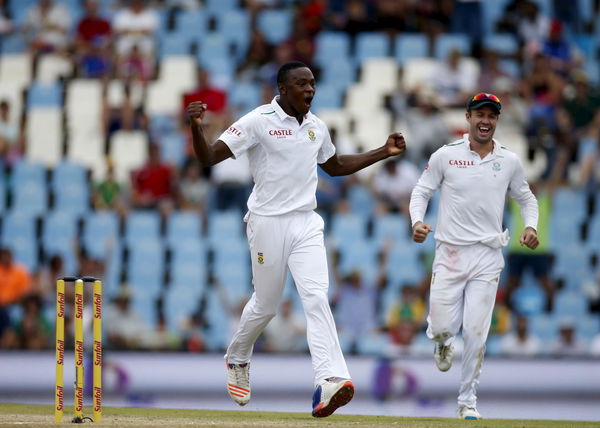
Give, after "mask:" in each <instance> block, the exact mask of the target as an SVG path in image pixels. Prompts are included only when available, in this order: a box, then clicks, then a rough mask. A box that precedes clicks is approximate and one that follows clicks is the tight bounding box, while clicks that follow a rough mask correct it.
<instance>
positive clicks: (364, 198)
mask: <svg viewBox="0 0 600 428" xmlns="http://www.w3.org/2000/svg"><path fill="white" fill-rule="evenodd" d="M348 201H349V202H350V210H351V211H352V212H353V213H359V214H360V215H362V216H363V217H365V218H366V217H369V216H370V215H372V214H373V211H374V210H375V198H374V196H373V192H371V190H369V188H368V187H366V186H365V185H363V184H355V185H353V186H352V187H350V188H349V189H348Z"/></svg>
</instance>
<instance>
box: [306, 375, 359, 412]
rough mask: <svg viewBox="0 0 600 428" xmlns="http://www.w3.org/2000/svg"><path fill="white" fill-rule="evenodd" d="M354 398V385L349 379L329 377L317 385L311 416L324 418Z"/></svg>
mask: <svg viewBox="0 0 600 428" xmlns="http://www.w3.org/2000/svg"><path fill="white" fill-rule="evenodd" d="M353 396H354V384H353V383H352V381H351V380H350V379H343V378H341V377H330V378H328V379H325V381H323V382H322V383H320V384H319V385H317V388H316V389H315V392H314V394H313V410H312V415H313V416H314V417H315V418H325V417H327V416H329V415H331V414H332V413H333V412H335V411H336V410H337V409H338V408H339V407H342V406H345V405H346V404H348V403H349V402H350V400H352V397H353Z"/></svg>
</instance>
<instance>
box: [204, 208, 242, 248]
mask: <svg viewBox="0 0 600 428" xmlns="http://www.w3.org/2000/svg"><path fill="white" fill-rule="evenodd" d="M244 231H245V223H244V222H243V220H242V218H241V217H240V214H239V213H238V212H237V211H215V212H213V213H212V214H210V215H209V217H208V236H207V237H208V240H209V241H210V243H211V244H219V243H220V242H222V241H223V240H228V239H236V240H240V239H243V237H244Z"/></svg>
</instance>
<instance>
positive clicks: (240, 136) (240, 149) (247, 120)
mask: <svg viewBox="0 0 600 428" xmlns="http://www.w3.org/2000/svg"><path fill="white" fill-rule="evenodd" d="M256 127H257V117H256V115H255V114H253V112H250V113H248V114H247V115H245V116H243V117H241V118H240V119H239V120H238V121H237V122H235V123H234V124H233V125H231V126H230V127H229V128H227V130H225V132H223V133H222V134H221V136H220V137H219V140H221V141H223V142H224V143H225V144H227V147H229V150H231V153H233V157H234V158H236V159H237V158H238V156H240V155H242V154H243V153H244V152H246V150H248V149H250V148H252V147H253V146H254V145H256V142H257V138H256Z"/></svg>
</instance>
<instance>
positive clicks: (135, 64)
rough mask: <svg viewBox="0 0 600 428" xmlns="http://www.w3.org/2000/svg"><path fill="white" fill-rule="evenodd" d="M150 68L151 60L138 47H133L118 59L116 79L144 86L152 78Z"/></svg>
mask: <svg viewBox="0 0 600 428" xmlns="http://www.w3.org/2000/svg"><path fill="white" fill-rule="evenodd" d="M152 67H153V65H152V58H151V57H149V56H148V55H145V54H144V53H143V52H142V51H141V50H140V46H139V45H133V46H132V47H131V49H129V50H128V51H127V52H126V53H124V54H123V55H121V56H120V57H119V62H118V64H117V70H116V71H117V77H118V78H120V79H123V80H126V81H129V82H139V83H141V84H143V85H145V84H147V83H148V81H149V80H150V79H151V78H152Z"/></svg>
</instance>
